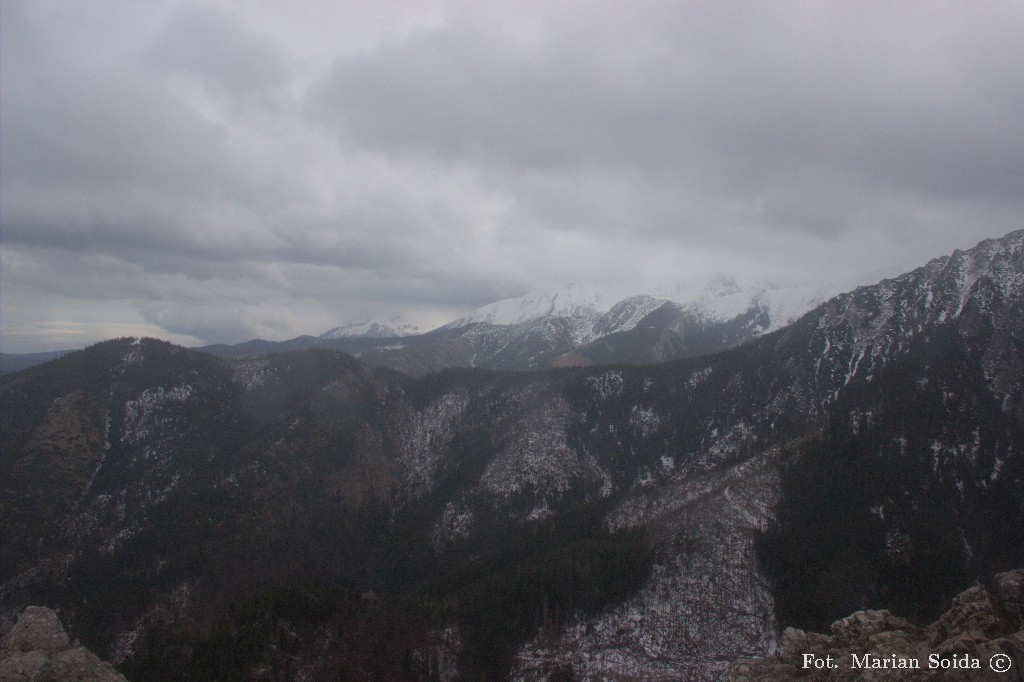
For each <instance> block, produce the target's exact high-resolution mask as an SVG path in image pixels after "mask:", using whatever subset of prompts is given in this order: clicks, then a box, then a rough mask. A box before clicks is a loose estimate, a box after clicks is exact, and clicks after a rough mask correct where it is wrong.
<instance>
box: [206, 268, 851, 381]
mask: <svg viewBox="0 0 1024 682" xmlns="http://www.w3.org/2000/svg"><path fill="white" fill-rule="evenodd" d="M854 286H855V282H854V281H853V280H845V281H839V282H835V283H828V284H818V285H805V286H780V285H774V284H767V283H763V282H739V281H737V279H736V278H735V277H730V276H726V275H719V276H717V277H715V278H713V279H712V280H710V281H709V282H707V283H706V284H704V285H703V286H698V287H691V288H689V289H685V290H678V291H674V292H671V293H669V294H664V295H658V296H654V295H650V294H644V293H638V294H632V295H623V293H622V292H621V291H616V290H614V289H611V288H608V287H599V286H590V285H580V284H570V285H567V286H565V287H561V288H559V289H555V290H551V291H546V292H539V293H534V294H528V295H526V296H521V297H518V298H510V299H504V300H501V301H496V302H494V303H490V304H487V305H485V306H482V307H481V308H478V309H476V310H475V311H473V312H471V313H469V314H468V315H465V316H463V317H460V318H458V319H456V320H453V321H452V322H450V323H448V324H446V325H444V326H442V327H439V328H437V329H434V330H432V331H429V332H425V333H414V332H413V331H412V330H413V329H414V328H413V327H412V326H411V325H408V324H405V323H403V322H401V320H400V319H399V318H392V319H391V320H390V321H389V322H386V323H385V322H379V321H373V320H362V321H359V322H354V323H351V324H347V325H342V326H340V327H335V328H333V329H331V330H329V331H327V332H325V333H323V334H321V335H320V336H319V337H311V336H306V337H298V338H296V339H292V340H290V341H284V342H279V343H275V342H267V341H259V340H254V341H250V342H246V343H244V344H237V345H234V346H227V345H223V344H221V345H216V346H206V347H203V348H201V349H200V350H206V351H208V352H211V353H214V354H216V355H220V356H222V357H246V356H253V355H261V354H264V353H267V352H283V351H288V350H298V349H302V348H313V347H323V348H334V349H337V350H344V351H345V352H348V353H351V354H353V355H355V356H356V357H358V358H359V359H360V360H362V361H363V362H365V363H367V364H369V365H375V366H383V367H390V368H392V369H397V370H399V371H402V372H405V373H408V374H413V375H420V374H424V373H427V372H432V371H437V370H440V369H445V368H449V367H481V368H488V369H508V370H523V369H542V368H545V367H564V366H580V365H584V366H585V365H594V364H607V363H613V362H621V363H628V364H639V363H648V362H661V361H664V360H671V359H677V358H685V357H692V356H696V355H706V354H708V353H714V352H717V351H720V350H724V349H726V348H731V347H733V346H736V345H738V344H741V343H745V342H747V341H750V340H752V339H755V338H757V337H759V336H761V335H763V334H767V333H770V332H772V331H775V330H777V329H780V328H782V327H785V326H786V325H788V324H791V323H792V322H794V321H795V320H796V319H798V318H799V317H800V316H801V315H803V314H804V313H806V312H807V311H809V310H811V309H812V308H814V307H815V306H817V305H819V304H821V303H822V302H824V301H826V300H828V299H829V298H831V297H832V296H834V295H836V294H838V293H841V292H843V291H848V290H850V289H852V288H853V287H854Z"/></svg>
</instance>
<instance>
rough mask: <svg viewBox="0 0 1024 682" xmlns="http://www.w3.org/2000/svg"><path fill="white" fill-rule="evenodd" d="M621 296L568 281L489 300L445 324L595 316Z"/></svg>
mask: <svg viewBox="0 0 1024 682" xmlns="http://www.w3.org/2000/svg"><path fill="white" fill-rule="evenodd" d="M620 300H622V297H621V296H617V295H615V294H614V293H612V292H611V291H608V290H606V289H603V288H601V287H595V286H586V285H580V284H569V285H568V286H565V287H562V288H560V289H554V290H551V291H544V292H539V293H533V294H527V295H526V296H520V297H519V298H506V299H503V300H500V301H495V302H494V303H489V304H487V305H485V306H483V307H481V308H477V309H476V310H474V311H473V312H471V313H470V314H469V315H466V316H465V317H460V318H459V319H457V320H455V321H453V322H450V323H448V324H447V325H445V326H446V327H447V328H449V329H458V328H460V327H467V326H469V325H471V324H477V323H481V322H482V323H486V324H492V325H499V326H508V325H514V324H520V323H523V322H529V321H531V320H537V319H540V318H545V317H566V318H575V317H596V316H598V315H601V314H602V313H606V312H608V311H609V310H611V308H612V306H613V305H615V304H616V303H618V302H619V301H620Z"/></svg>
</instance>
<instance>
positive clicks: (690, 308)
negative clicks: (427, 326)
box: [445, 274, 864, 341]
mask: <svg viewBox="0 0 1024 682" xmlns="http://www.w3.org/2000/svg"><path fill="white" fill-rule="evenodd" d="M862 279H863V278H860V279H850V280H844V281H840V282H831V283H827V284H812V285H800V286H792V285H789V286H787V285H781V284H774V283H766V282H760V281H753V280H750V281H746V280H742V279H739V278H737V277H734V276H731V275H725V274H718V275H716V276H714V277H713V278H711V279H709V280H707V281H705V282H703V283H699V284H697V285H694V286H689V287H685V288H676V289H675V290H673V291H672V293H659V294H656V295H649V294H647V293H642V292H632V293H631V294H630V295H624V292H623V291H622V290H613V289H610V288H605V287H599V286H590V285H580V284H570V285H568V286H565V287H563V288H560V289H555V290H551V291H545V292H540V293H533V294H528V295H526V296H521V297H519V298H508V299H504V300H501V301H496V302H495V303H490V304H488V305H485V306H483V307H481V308H477V309H476V310H474V311H473V312H472V313H470V314H469V315H466V316H465V317H461V318H459V319H457V320H455V321H453V322H450V323H449V324H447V325H446V326H445V328H447V329H459V328H462V327H468V326H470V325H473V324H479V323H483V324H489V325H494V326H514V325H520V324H523V323H528V322H533V321H536V320H541V319H545V318H567V319H572V320H575V321H576V322H577V323H578V324H577V325H576V326H580V327H581V328H584V327H585V328H586V333H584V334H582V335H581V338H580V339H578V340H580V341H587V340H592V339H593V338H598V337H600V336H604V335H606V334H609V333H613V332H621V331H629V330H630V329H632V328H633V327H635V326H636V325H637V324H638V323H639V322H640V320H642V319H643V318H644V317H645V316H646V315H647V314H649V313H650V312H652V311H653V310H655V309H656V308H658V307H660V306H662V305H664V304H665V303H671V304H673V305H674V306H675V307H676V308H677V309H679V310H680V311H682V312H684V313H689V314H690V315H691V316H692V317H693V318H695V319H697V320H699V321H700V322H702V323H706V324H713V323H722V322H728V321H730V320H734V319H736V318H738V317H740V316H742V315H745V314H747V313H749V312H751V311H756V312H758V313H760V315H759V317H760V318H761V319H768V320H770V323H768V324H766V325H764V326H763V328H761V329H759V330H758V333H767V332H769V331H774V330H775V329H779V328H781V327H784V326H786V325H788V324H790V323H792V322H794V321H795V320H796V319H797V318H799V317H800V316H801V315H803V314H804V313H806V312H808V311H809V310H811V309H813V308H814V307H816V306H818V305H820V304H821V303H823V302H824V301H827V300H828V299H830V298H832V297H833V296H836V295H837V294H840V293H843V292H846V291H850V290H852V289H854V288H855V287H856V286H857V284H861V283H864V282H862V281H861V280H862Z"/></svg>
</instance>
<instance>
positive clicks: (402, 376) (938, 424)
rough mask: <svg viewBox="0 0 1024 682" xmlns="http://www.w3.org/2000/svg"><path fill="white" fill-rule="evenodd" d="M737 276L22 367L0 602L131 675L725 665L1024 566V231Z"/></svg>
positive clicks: (506, 673) (1, 402)
mask: <svg viewBox="0 0 1024 682" xmlns="http://www.w3.org/2000/svg"><path fill="white" fill-rule="evenodd" d="M728 288H729V287H728V286H726V287H725V288H724V289H722V290H720V291H718V292H713V293H709V294H708V296H707V297H706V298H705V299H704V303H703V304H701V305H702V306H703V307H701V306H698V305H697V304H693V305H689V306H687V305H683V304H680V303H678V302H673V301H671V300H665V301H659V300H658V299H656V298H654V297H632V298H625V299H619V300H615V301H610V302H609V301H608V300H600V301H597V300H595V299H594V298H593V297H592V295H591V294H590V293H587V292H584V291H582V290H580V291H573V292H571V293H572V295H570V296H567V297H563V295H562V294H561V293H559V294H558V295H557V296H555V295H548V296H537V297H532V298H530V299H529V300H527V299H521V300H520V301H518V302H513V303H509V302H502V303H501V304H494V305H493V306H490V307H486V308H484V309H481V311H477V312H476V313H473V314H472V315H470V316H467V318H463V319H462V320H459V321H456V322H453V323H452V324H450V325H448V326H447V327H443V328H441V329H439V330H435V331H433V332H428V333H427V334H421V335H417V336H411V337H404V338H399V339H391V340H390V341H388V342H387V344H385V345H395V346H398V345H401V347H394V348H390V349H387V348H385V346H384V345H381V344H380V343H379V341H378V340H368V339H362V340H345V339H340V340H334V341H332V343H351V344H354V345H352V346H349V348H350V349H351V350H353V351H355V352H358V353H361V356H360V357H359V358H356V357H353V355H350V354H347V353H343V352H339V351H338V350H337V349H336V348H305V349H301V348H300V349H296V350H290V348H291V347H289V346H287V345H285V346H276V347H270V348H264V351H265V350H271V349H272V350H275V351H278V352H273V353H266V352H250V351H254V350H258V349H254V348H252V347H250V349H249V351H246V352H239V353H236V354H237V355H240V357H227V356H229V355H232V353H228V352H226V351H225V350H224V349H217V350H218V351H219V353H220V355H219V356H218V355H213V354H211V353H206V352H199V351H196V350H190V349H185V348H181V347H177V346H173V345H171V344H167V343H164V342H160V341H156V340H152V339H141V340H140V339H118V340H112V341H107V342H104V343H101V344H97V345H95V346H92V347H90V348H88V349H85V350H83V351H78V352H75V353H70V354H68V355H65V356H63V357H61V358H58V359H56V360H53V361H50V362H48V363H45V364H42V365H39V366H36V367H33V368H30V369H28V370H25V371H22V372H19V373H16V374H11V375H7V376H5V377H4V378H3V379H2V380H0V446H2V449H0V453H2V454H0V534H2V536H3V537H4V542H3V544H2V546H0V612H2V613H8V612H10V613H13V612H15V611H20V610H21V609H22V608H23V607H24V606H26V605H28V604H46V605H48V606H52V607H56V608H58V609H59V612H60V614H61V619H62V620H63V621H64V622H65V624H66V625H67V628H68V630H69V632H70V633H71V634H72V636H75V637H78V638H79V639H81V641H82V642H83V643H84V644H86V645H87V646H89V648H90V649H92V650H93V651H95V652H96V653H97V654H99V655H100V656H101V657H102V658H106V659H110V660H112V661H113V662H114V663H115V664H116V665H118V666H119V668H120V669H121V670H122V672H124V673H125V674H126V675H127V676H128V677H129V678H130V679H146V680H165V679H166V680H171V679H174V680H184V679H196V680H199V679H224V680H228V679H268V680H270V679H300V678H303V677H304V678H306V679H366V678H367V677H368V676H369V677H376V678H377V679H396V680H401V679H438V680H450V679H517V680H545V679H595V678H598V677H601V676H604V677H609V678H612V679H646V680H679V679H710V678H713V677H715V676H717V675H719V674H721V672H722V671H723V670H724V669H725V667H726V665H727V664H728V662H729V661H730V660H732V659H735V658H738V657H755V656H763V655H765V654H766V653H767V652H769V651H770V650H772V648H773V647H774V645H775V642H776V640H777V636H778V633H779V632H780V630H781V628H783V627H786V626H793V627H797V628H801V629H804V630H817V631H820V630H822V629H824V628H826V627H827V625H828V624H829V623H830V622H831V621H832V620H834V619H836V618H839V617H841V616H845V615H846V614H848V613H850V612H851V611H855V610H858V609H861V608H865V607H869V608H891V609H892V610H893V611H895V612H898V613H901V614H904V615H905V616H907V617H908V618H911V619H912V620H913V619H918V620H920V622H922V623H923V622H929V621H930V620H931V619H934V618H935V617H936V616H938V615H939V614H941V613H942V611H944V610H945V608H946V606H947V601H948V599H950V598H952V597H953V596H954V595H955V594H956V593H958V592H959V591H960V590H961V589H962V588H963V586H964V585H965V584H969V583H970V582H972V581H982V582H984V581H986V580H987V579H989V578H990V577H991V576H993V575H995V574H996V573H998V572H1000V571H1003V570H1007V569H1010V568H1014V567H1016V566H1020V565H1022V564H1024V231H1020V232H1014V233H1011V234H1009V235H1006V236H1005V237H1003V238H1001V239H992V240H986V241H984V242H982V243H980V244H979V245H977V246H976V247H975V248H973V249H970V250H968V251H957V252H954V253H953V254H951V255H950V256H947V257H943V258H939V259H935V260H933V261H931V262H929V263H928V264H926V265H925V266H923V267H921V268H918V269H917V270H914V271H912V272H909V273H906V274H904V275H901V276H899V277H895V278H892V279H886V280H883V281H881V282H879V283H877V284H875V285H873V286H864V287H859V288H857V289H855V290H853V291H850V292H847V293H842V294H839V295H837V296H834V297H831V298H828V299H827V300H824V301H823V302H822V303H821V304H820V305H817V306H816V307H813V308H812V309H809V311H808V312H806V314H803V315H802V316H797V315H798V312H799V311H800V309H801V307H803V306H804V305H805V303H800V304H799V305H797V304H793V305H789V303H791V302H792V301H795V300H796V301H811V300H813V296H803V295H801V296H795V295H790V294H773V293H772V292H771V291H769V290H763V291H761V292H760V293H759V294H756V295H749V294H747V293H742V292H741V291H733V292H731V293H723V292H725V291H727V290H728ZM719 293H721V295H718V294H719ZM790 293H792V292H790ZM577 294H578V295H577ZM731 296H735V297H736V298H735V299H730V298H729V297H731ZM755 299H756V303H755ZM609 303H610V305H608V304H609ZM556 310H557V311H560V313H564V314H557V315H555V314H551V313H552V312H553V311H556ZM790 310H792V311H797V312H794V313H792V315H793V316H797V319H795V320H794V321H792V323H790V324H785V326H784V320H787V321H788V320H789V319H792V318H791V317H790V316H788V315H789V313H786V315H781V314H779V313H780V311H790ZM531 311H533V312H531ZM721 311H727V312H725V313H723V312H721ZM736 311H739V312H738V314H735V315H734V314H733V313H734V312H736ZM726 318H728V319H726ZM513 330H515V331H514V332H513ZM606 330H607V331H606ZM510 334H511V336H510ZM512 341H515V343H512ZM358 344H364V345H358ZM295 345H301V344H293V346H295ZM687 356H689V357H687ZM661 360H668V361H661ZM659 361H660V362H659ZM607 363H615V364H607ZM455 365H462V367H461V368H449V369H447V370H444V371H439V372H435V371H430V370H432V369H434V368H436V367H445V366H450V367H451V366H455ZM481 367H492V368H506V369H509V368H513V367H530V368H536V369H537V371H532V372H510V371H496V370H495V369H481ZM542 368H547V369H542ZM394 369H402V370H405V371H404V372H396V371H394Z"/></svg>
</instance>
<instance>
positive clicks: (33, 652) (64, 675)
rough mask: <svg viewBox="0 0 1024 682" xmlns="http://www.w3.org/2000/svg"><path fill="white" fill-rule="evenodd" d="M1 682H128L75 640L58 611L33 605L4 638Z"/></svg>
mask: <svg viewBox="0 0 1024 682" xmlns="http://www.w3.org/2000/svg"><path fill="white" fill-rule="evenodd" d="M0 682H127V680H125V678H124V676H122V675H121V673H119V672H117V671H116V670H114V667H113V666H111V665H110V664H109V663H104V662H103V661H101V660H100V659H99V658H97V657H96V655H95V654H93V653H92V652H91V651H89V650H88V649H86V648H85V647H84V646H81V645H79V644H78V643H77V642H74V643H73V642H71V640H70V639H69V638H68V635H67V633H66V632H64V628H63V627H61V624H60V620H59V619H58V618H57V614H56V613H54V612H53V611H52V610H51V609H48V608H45V607H41V606H29V607H28V608H26V609H25V611H24V612H22V614H21V615H20V616H18V622H17V623H16V624H15V625H14V627H12V628H11V630H10V631H9V632H7V633H6V634H4V636H3V637H2V638H0Z"/></svg>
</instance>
